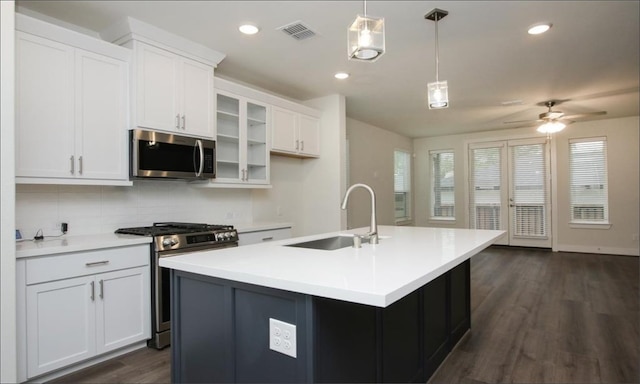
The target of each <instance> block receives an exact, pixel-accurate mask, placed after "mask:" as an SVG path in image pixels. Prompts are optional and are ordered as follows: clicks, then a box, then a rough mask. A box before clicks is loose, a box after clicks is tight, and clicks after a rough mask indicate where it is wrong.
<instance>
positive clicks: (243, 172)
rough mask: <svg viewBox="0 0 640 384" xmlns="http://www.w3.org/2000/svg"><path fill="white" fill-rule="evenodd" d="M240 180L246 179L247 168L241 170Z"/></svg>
mask: <svg viewBox="0 0 640 384" xmlns="http://www.w3.org/2000/svg"><path fill="white" fill-rule="evenodd" d="M242 181H247V170H246V169H243V170H242Z"/></svg>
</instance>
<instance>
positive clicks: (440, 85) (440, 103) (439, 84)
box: [424, 8, 449, 109]
mask: <svg viewBox="0 0 640 384" xmlns="http://www.w3.org/2000/svg"><path fill="white" fill-rule="evenodd" d="M448 14H449V12H447V11H443V10H442V9H438V8H434V9H433V10H431V11H430V12H429V13H427V14H426V15H424V18H425V19H427V20H433V21H434V22H435V23H436V81H435V82H433V83H428V84H427V92H428V100H429V109H441V108H447V107H449V87H448V86H447V81H446V80H444V81H440V78H439V72H440V68H439V66H440V58H439V56H438V20H442V19H443V18H444V17H445V16H447V15H448Z"/></svg>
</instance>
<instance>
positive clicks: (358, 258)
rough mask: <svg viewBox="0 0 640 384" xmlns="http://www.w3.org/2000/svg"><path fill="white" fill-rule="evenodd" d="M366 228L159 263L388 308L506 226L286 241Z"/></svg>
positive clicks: (392, 230) (387, 230) (383, 230)
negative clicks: (346, 240)
mask: <svg viewBox="0 0 640 384" xmlns="http://www.w3.org/2000/svg"><path fill="white" fill-rule="evenodd" d="M367 230H368V228H360V229H355V230H350V231H342V232H332V233H326V234H322V235H314V236H306V237H299V238H294V239H287V240H280V241H275V242H270V243H262V244H254V245H247V246H243V247H237V248H225V249H218V250H211V251H201V252H193V253H188V254H183V255H179V256H174V257H165V258H162V259H160V265H161V266H162V267H167V268H173V269H176V270H180V271H185V272H192V273H197V274H201V275H206V276H212V277H217V278H222V279H228V280H233V281H238V282H243V283H249V284H255V285H259V286H264V287H270V288H276V289H282V290H287V291H293V292H298V293H302V294H308V295H314V296H321V297H326V298H331V299H338V300H343V301H349V302H353V303H360V304H366V305H373V306H378V307H387V306H389V305H390V304H392V303H393V302H395V301H396V300H399V299H401V298H402V297H404V296H406V295H408V294H409V293H411V292H413V291H414V290H415V289H417V288H419V287H421V286H423V285H424V284H426V283H428V282H430V281H431V280H433V279H435V278H436V277H438V276H440V275H442V274H443V273H445V272H446V271H448V270H450V269H452V268H453V267H455V266H457V265H459V264H460V263H462V262H463V261H465V260H467V259H469V258H470V257H471V256H473V255H475V254H477V253H478V252H480V251H481V250H482V249H484V248H486V247H488V246H489V245H491V244H492V243H493V242H494V241H495V240H496V239H498V238H499V237H501V236H502V235H503V234H504V231H488V230H473V229H450V228H426V227H395V226H379V227H378V233H379V234H380V242H379V244H377V245H371V244H368V243H364V244H362V248H352V247H346V248H341V249H337V250H332V251H328V250H316V249H307V248H299V247H288V246H286V245H287V244H295V243H300V242H304V241H311V240H316V239H322V238H326V237H331V236H336V235H345V236H349V235H350V234H351V235H352V234H353V233H357V234H363V233H365V232H366V231H367Z"/></svg>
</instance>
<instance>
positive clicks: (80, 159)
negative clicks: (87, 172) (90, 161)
mask: <svg viewBox="0 0 640 384" xmlns="http://www.w3.org/2000/svg"><path fill="white" fill-rule="evenodd" d="M78 174H79V175H82V156H80V157H78Z"/></svg>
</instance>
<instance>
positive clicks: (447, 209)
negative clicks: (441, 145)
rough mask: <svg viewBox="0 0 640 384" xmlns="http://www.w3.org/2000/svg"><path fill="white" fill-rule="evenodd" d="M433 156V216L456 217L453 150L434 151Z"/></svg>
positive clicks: (431, 156) (431, 153) (441, 217)
mask: <svg viewBox="0 0 640 384" xmlns="http://www.w3.org/2000/svg"><path fill="white" fill-rule="evenodd" d="M429 154H430V158H431V186H432V190H431V209H430V210H431V218H436V219H454V218H455V216H456V215H455V206H456V205H455V189H454V179H453V152H452V151H432V152H430V153H429Z"/></svg>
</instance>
